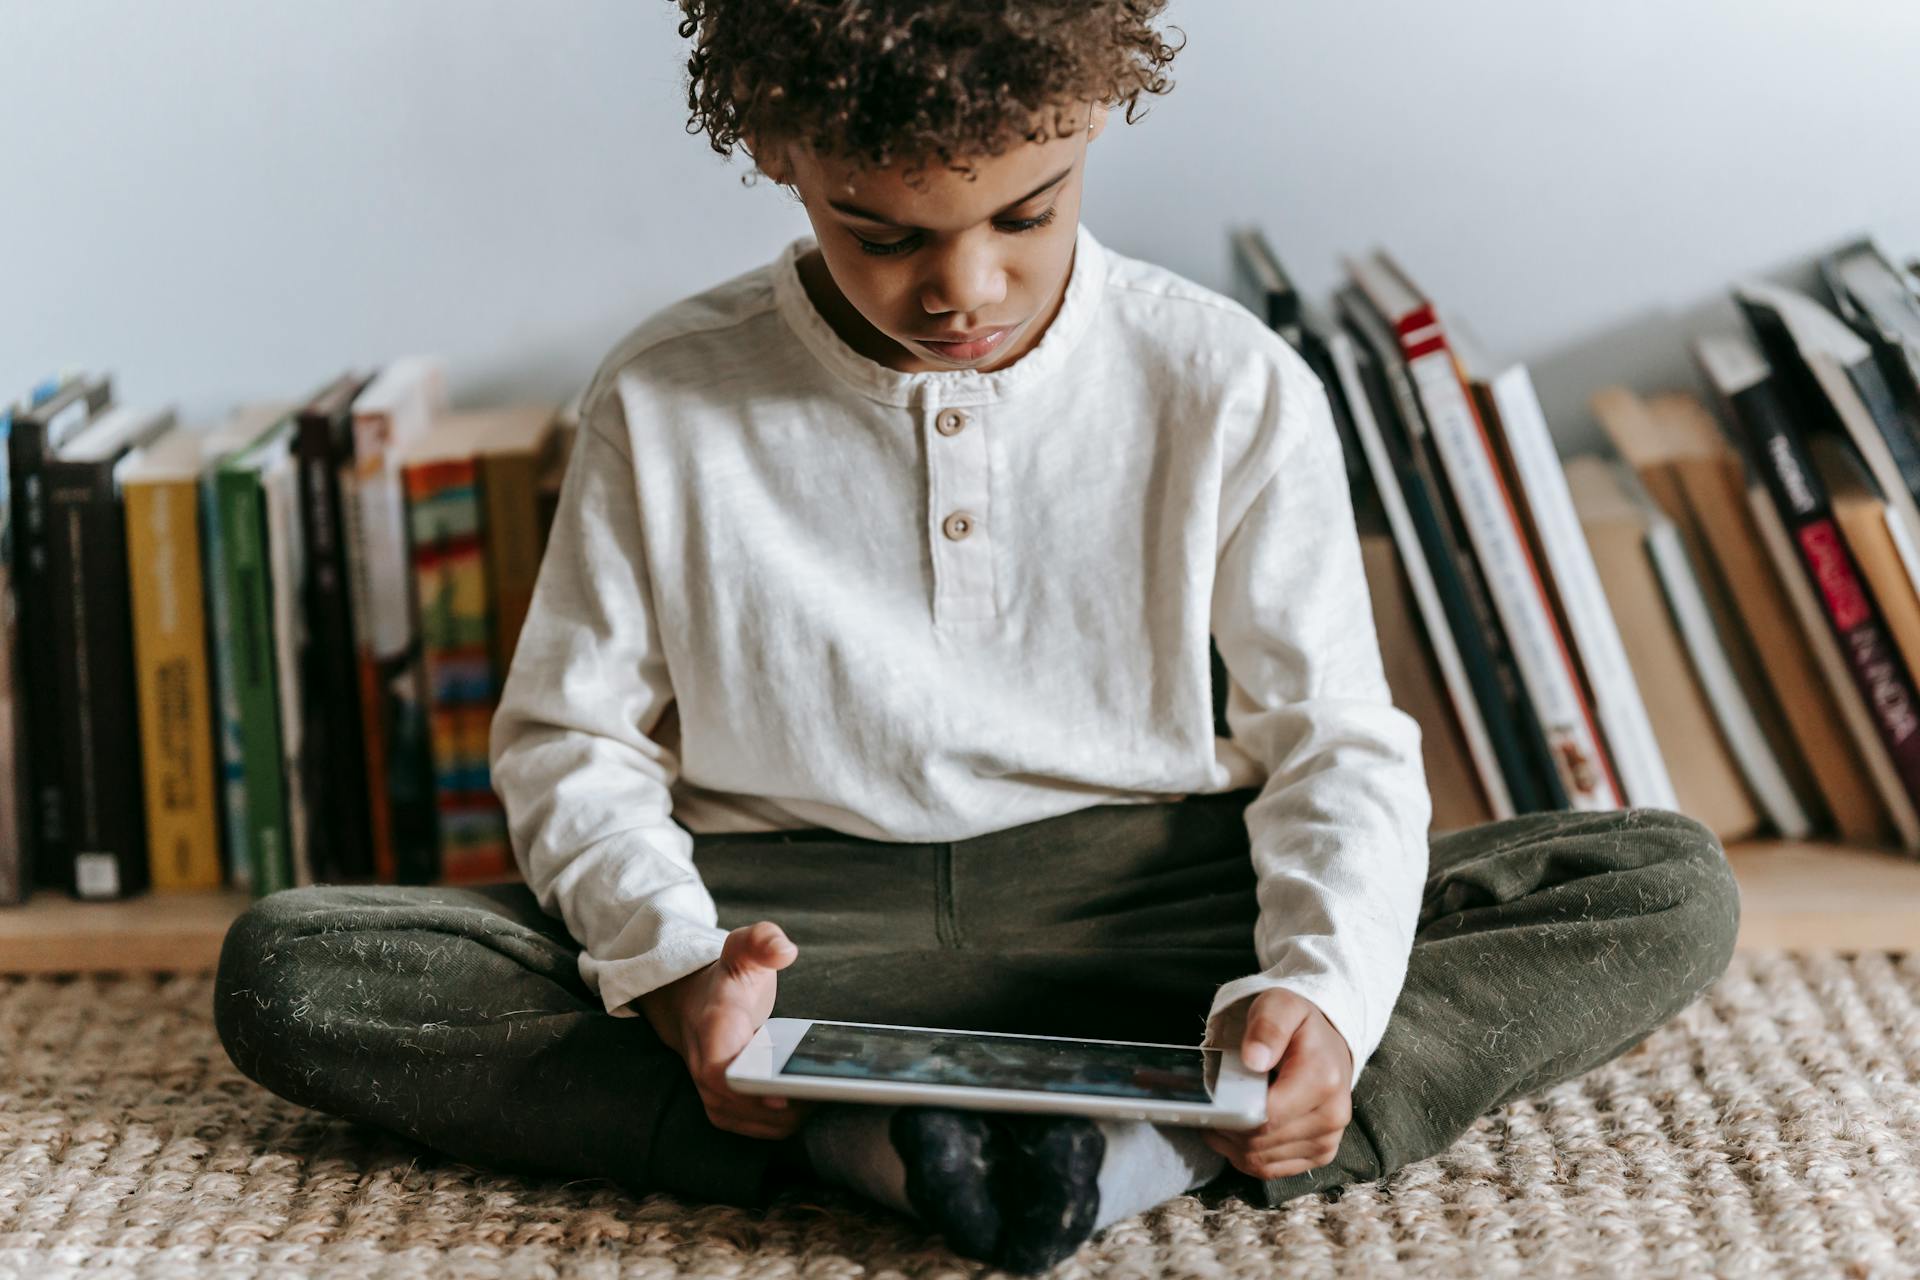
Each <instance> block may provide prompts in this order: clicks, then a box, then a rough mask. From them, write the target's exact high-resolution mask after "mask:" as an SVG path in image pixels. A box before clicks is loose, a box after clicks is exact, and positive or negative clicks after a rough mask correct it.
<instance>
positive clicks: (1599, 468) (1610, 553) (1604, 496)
mask: <svg viewBox="0 0 1920 1280" xmlns="http://www.w3.org/2000/svg"><path fill="white" fill-rule="evenodd" d="M1565 473H1566V478H1567V488H1568V491H1569V493H1571V494H1572V496H1573V502H1574V508H1575V510H1576V511H1577V512H1578V513H1579V519H1580V526H1581V528H1582V529H1583V530H1585V532H1586V535H1587V542H1588V545H1589V546H1590V547H1591V548H1592V552H1593V559H1594V565H1595V568H1596V570H1597V571H1598V572H1599V574H1600V579H1601V583H1602V585H1603V587H1604V589H1605V591H1606V594H1607V600H1608V603H1609V604H1610V605H1611V607H1612V609H1613V612H1614V614H1615V616H1616V617H1617V618H1618V619H1619V622H1620V636H1621V641H1622V643H1624V644H1625V645H1626V648H1627V656H1628V660H1629V661H1630V662H1632V664H1633V670H1634V675H1635V676H1636V678H1637V679H1638V680H1639V683H1640V687H1641V689H1642V690H1643V691H1644V692H1645V696H1646V704H1647V710H1648V712H1649V713H1650V715H1651V716H1652V720H1653V731H1654V735H1655V737H1656V738H1657V739H1658V740H1659V742H1660V746H1661V749H1662V752H1663V754H1664V755H1665V757H1666V759H1667V761H1668V762H1669V765H1670V767H1671V769H1672V777H1673V786H1674V792H1675V794H1676V796H1677V797H1678V801H1679V803H1678V805H1677V806H1676V807H1677V808H1678V810H1679V811H1680V812H1681V813H1684V814H1686V815H1687V816H1689V817H1691V818H1695V819H1697V820H1699V821H1700V822H1702V823H1705V824H1706V825H1707V827H1709V828H1710V829H1711V830H1712V831H1713V833H1714V834H1715V835H1716V836H1718V837H1720V839H1721V840H1722V841H1723V842H1726V841H1731V840H1737V839H1742V838H1745V837H1746V836H1749V835H1752V834H1753V833H1754V832H1755V831H1757V830H1758V829H1759V826H1760V813H1759V810H1758V809H1756V808H1755V807H1754V803H1753V798H1752V796H1751V794H1750V793H1749V792H1748V790H1747V785H1746V782H1745V780H1744V779H1743V778H1742V777H1741V775H1740V770H1739V767H1738V765H1737V764H1736V763H1735V762H1734V759H1733V757H1732V755H1731V753H1730V752H1729V750H1728V747H1727V742H1726V738H1725V736H1724V733H1723V731H1722V729H1721V727H1720V724H1719V722H1718V721H1717V720H1716V719H1715V717H1714V714H1713V709H1712V707H1711V706H1709V704H1708V702H1707V697H1706V694H1705V692H1704V691H1703V690H1702V689H1701V687H1700V681H1699V678H1698V677H1697V676H1696V674H1695V671H1694V667H1693V664H1692V661H1691V659H1690V658H1689V656H1688V652H1687V646H1686V642H1685V640H1684V639H1683V638H1682V636H1681V634H1680V628H1679V625H1678V622H1677V621H1676V619H1675V617H1674V614H1673V612H1672V610H1671V608H1670V607H1669V605H1668V601H1667V595H1666V589H1665V586H1664V585H1663V583H1662V580H1661V577H1660V573H1659V571H1658V569H1657V568H1656V565H1655V560H1654V556H1653V553H1652V548H1651V546H1650V545H1649V540H1648V538H1649V534H1650V533H1651V532H1652V528H1653V523H1654V519H1655V517H1656V516H1657V514H1658V511H1657V508H1653V507H1651V506H1650V505H1643V504H1641V503H1639V502H1636V501H1635V500H1634V497H1633V494H1632V492H1631V490H1630V488H1629V486H1628V484H1627V479H1628V477H1630V476H1631V472H1628V471H1625V470H1624V469H1622V468H1621V467H1619V466H1617V465H1616V464H1615V462H1614V461H1613V460H1611V459H1607V458H1603V457H1600V456H1597V455H1593V454H1580V455H1576V456H1574V457H1571V458H1569V459H1567V461H1566V466H1565Z"/></svg>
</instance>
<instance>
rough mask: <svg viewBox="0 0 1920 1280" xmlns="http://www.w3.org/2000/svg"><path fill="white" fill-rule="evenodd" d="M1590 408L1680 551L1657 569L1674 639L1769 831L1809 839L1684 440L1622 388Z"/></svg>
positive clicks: (1799, 766) (1802, 783)
mask: <svg viewBox="0 0 1920 1280" xmlns="http://www.w3.org/2000/svg"><path fill="white" fill-rule="evenodd" d="M1589 403H1590V404H1591V406H1592V409H1593V414H1594V417H1595V418H1596V419H1598V420H1599V423H1600V426H1601V429H1602V430H1603V431H1604V432H1605V433H1606V435H1607V437H1608V438H1609V439H1610V440H1611V441H1612V443H1613V446H1614V449H1615V451H1616V452H1617V453H1618V455H1619V457H1620V458H1621V460H1622V462H1623V463H1624V464H1625V465H1626V466H1628V467H1630V468H1632V470H1633V472H1634V475H1635V483H1636V485H1638V486H1639V487H1640V488H1641V489H1644V491H1645V493H1646V495H1647V497H1648V500H1649V501H1651V502H1653V503H1654V504H1655V506H1656V507H1657V508H1658V509H1659V512H1660V516H1661V519H1662V523H1663V525H1664V526H1665V527H1664V528H1662V529H1659V530H1657V531H1656V536H1657V537H1658V538H1660V539H1661V540H1662V541H1663V542H1664V541H1668V540H1672V541H1676V542H1677V543H1679V544H1680V545H1679V547H1678V548H1677V550H1669V551H1667V552H1666V555H1667V559H1666V561H1665V562H1664V565H1663V572H1664V573H1665V574H1666V575H1667V576H1668V578H1669V592H1670V595H1671V596H1673V602H1674V606H1675V608H1676V610H1681V609H1685V610H1687V611H1688V612H1685V613H1682V614H1681V615H1680V618H1681V622H1682V628H1681V634H1682V636H1683V637H1684V638H1685V639H1686V641H1687V645H1688V648H1689V649H1690V650H1691V651H1692V654H1693V659H1694V666H1695V669H1696V671H1697V672H1698V673H1699V676H1700V679H1701V683H1702V687H1703V688H1704V689H1705V690H1706V692H1707V695H1708V699H1709V701H1710V702H1711V703H1712V705H1713V708H1714V714H1715V715H1716V716H1717V717H1718V718H1719V720H1720V724H1721V726H1722V728H1723V729H1725V731H1726V733H1727V739H1728V742H1729V743H1730V744H1731V745H1732V747H1733V750H1734V756H1735V759H1736V760H1738V761H1739V763H1740V766H1741V770H1742V772H1743V773H1744V774H1745V776H1746V779H1747V783H1748V785H1749V786H1750V787H1751V788H1752V789H1753V792H1754V794H1755V796H1756V797H1757V798H1758V799H1759V800H1760V802H1761V805H1762V807H1763V808H1764V809H1765V810H1766V812H1767V816H1768V819H1769V821H1770V822H1772V823H1773V825H1774V829H1775V830H1776V831H1778V832H1779V833H1780V834H1782V835H1785V836H1789V837H1791V838H1795V839H1798V838H1801V837H1804V836H1806V835H1808V834H1810V833H1811V831H1812V823H1813V819H1812V816H1811V815H1810V814H1809V812H1808V809H1807V797H1809V796H1811V795H1812V794H1813V793H1814V790H1815V788H1814V785H1813V780H1812V775H1811V772H1810V771H1809V769H1808V767H1807V763H1806V761H1805V759H1804V758H1803V757H1802V756H1801V753H1800V748H1799V745H1798V743H1797V742H1796V741H1795V739H1794V736H1793V732H1792V730H1791V729H1789V728H1788V726H1787V721H1786V716H1785V714H1784V713H1783V712H1782V711H1781V709H1780V706H1779V703H1778V701H1777V699H1776V698H1775V696H1774V692H1773V689H1772V685H1771V683H1770V681H1769V680H1768V679H1767V675H1766V671H1765V669H1764V668H1763V666H1762V664H1761V662H1760V657H1759V654H1758V653H1757V652H1756V651H1755V648H1754V644H1753V640H1752V638H1751V636H1750V635H1749V634H1748V630H1747V626H1746V623H1745V621H1744V619H1743V617H1742V614H1741V608H1740V605H1739V602H1738V598H1737V597H1735V596H1734V595H1733V594H1732V592H1731V591H1730V590H1729V588H1728V587H1727V585H1726V583H1725V581H1724V579H1723V578H1722V577H1721V575H1720V572H1719V565H1718V562H1717V560H1716V558H1715V557H1714V556H1713V554H1712V553H1711V551H1710V550H1709V549H1708V545H1707V534H1706V528H1705V523H1706V517H1705V516H1704V515H1703V513H1701V512H1700V511H1699V510H1698V509H1697V508H1696V506H1695V504H1694V502H1693V501H1692V499H1691V497H1690V496H1689V490H1688V486H1687V484H1686V482H1685V481H1684V480H1683V478H1682V476H1681V471H1680V467H1679V465H1678V459H1677V457H1676V454H1677V453H1678V451H1679V450H1680V449H1681V448H1683V447H1684V446H1685V439H1684V437H1682V436H1680V435H1678V434H1676V433H1674V432H1673V431H1671V430H1669V429H1668V427H1667V425H1666V424H1663V423H1662V422H1661V421H1660V420H1659V419H1656V418H1655V417H1654V415H1653V412H1652V410H1651V408H1650V407H1649V406H1648V405H1647V403H1646V402H1645V401H1643V400H1642V399H1641V398H1640V397H1639V396H1638V395H1636V394H1634V393H1633V392H1632V391H1630V390H1628V389H1627V388H1625V387H1606V388H1603V389H1601V390H1600V391H1598V392H1596V393H1595V394H1594V395H1593V396H1592V397H1591V399H1590V401H1589ZM1676 593H1677V594H1676Z"/></svg>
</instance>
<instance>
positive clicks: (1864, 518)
mask: <svg viewBox="0 0 1920 1280" xmlns="http://www.w3.org/2000/svg"><path fill="white" fill-rule="evenodd" d="M1230 257H1231V262H1232V274H1233V280H1234V289H1235V292H1236V294H1237V296H1239V297H1240V299H1241V300H1242V301H1243V302H1245V303H1246V304H1247V305H1248V306H1249V307H1250V308H1251V309H1253V310H1254V311H1255V313H1256V314H1258V315H1261V316H1263V317H1264V318H1265V319H1266V320H1267V321H1268V323H1269V324H1271V325H1272V326H1273V327H1274V328H1275V329H1277V330H1278V331H1279V332H1280V333H1282V334H1283V335H1284V336H1285V337H1286V338H1287V340H1288V341H1289V342H1290V343H1292V344H1293V345H1294V346H1295V347H1296V349H1298V350H1299V351H1300V352H1301V353H1302V355H1303V356H1304V357H1305V358H1306V359H1307V361H1308V362H1309V363H1310V364H1311V365H1312V366H1313V367H1314V368H1315V370H1316V371H1317V372H1318V373H1319V375H1320V378H1321V380H1322V382H1323V383H1324V384H1325V385H1326V387H1327V389H1328V394H1329V398H1330V400H1331V401H1332V406H1333V411H1334V416H1335V419H1336V422H1337V424H1338V426H1339V429H1340V433H1341V436H1342V439H1343V442H1344V443H1345V446H1346V449H1347V462H1348V477H1349V480H1350V482H1351V485H1352V492H1353V507H1354V512H1355V519H1356V522H1357V523H1358V525H1359V527H1360V531H1361V541H1362V547H1363V552H1364V555H1365V560H1366V564H1367V571H1368V585H1369V590H1370V592H1371V595H1372V599H1373V606H1374V615H1375V622H1376V625H1377V628H1378V630H1379V633H1380V637H1381V645H1382V650H1383V657H1384V659H1385V663H1386V667H1387V674H1388V680H1389V683H1390V684H1391V685H1392V687H1393V691H1394V697H1395V700H1396V702H1398V703H1399V704H1400V705H1401V706H1402V707H1403V708H1404V709H1406V710H1408V711H1409V712H1410V713H1411V714H1413V715H1414V716H1415V717H1416V718H1417V719H1419V720H1420V722H1421V724H1422V727H1423V729H1424V731H1425V753H1426V764H1427V769H1428V776H1429V782H1430V785H1431V788H1432V792H1433V796H1434V827H1435V829H1436V830H1443V829H1444V830H1451V829H1458V828H1461V827H1466V826H1472V825H1475V824H1477V823H1480V822H1485V821H1489V820H1492V819H1497V818H1504V817H1508V816H1511V815H1513V814H1517V813H1529V812H1537V811H1548V810H1562V809H1565V810H1604V809H1615V808H1624V807H1642V806H1647V807H1656V808H1666V809H1676V810H1678V811H1680V812H1683V813H1686V814H1689V815H1690V816H1693V817H1696V818H1698V819H1700V820H1701V821H1702V822H1704V823H1706V824H1707V825H1708V826H1710V827H1711V828H1712V829H1713V830H1714V831H1715V833H1716V834H1717V835H1719V836H1720V837H1721V839H1722V840H1723V842H1724V841H1731V840H1738V839H1744V838H1748V837H1751V836H1754V835H1761V834H1771V835H1780V836H1785V837H1791V838H1804V837H1807V836H1810V835H1814V834H1821V835H1825V836H1828V837H1831V838H1837V839H1839V840H1842V841H1845V842H1848V843H1854V844H1861V845H1868V846H1875V847H1886V848H1892V849H1898V850H1901V851H1904V852H1905V853H1908V854H1915V855H1920V818H1916V810H1917V807H1920V696H1916V692H1915V688H1914V675H1915V673H1920V554H1917V553H1916V549H1920V276H1917V275H1916V270H1915V269H1914V268H1912V267H1903V266H1898V265H1896V264H1895V262H1894V260H1893V259H1891V258H1889V257H1888V256H1887V255H1886V254H1885V253H1883V252H1881V251H1880V250H1879V248H1878V247H1877V246H1876V245H1875V244H1874V243H1873V242H1872V241H1871V240H1861V241H1858V242H1856V243H1852V244H1849V245H1846V246H1844V247H1842V248H1840V249H1837V250H1835V251H1834V252H1832V253H1830V254H1827V255H1825V256H1824V257H1823V259H1822V260H1821V263H1820V277H1821V281H1820V283H1821V289H1820V291H1819V292H1820V294H1821V296H1815V295H1814V294H1813V293H1809V292H1805V291H1800V290H1795V289H1790V288H1786V287H1782V286H1780V285H1777V284H1774V283H1771V282H1767V281H1759V280H1755V281H1750V282H1743V283H1741V284H1739V285H1738V286H1737V287H1736V288H1735V289H1734V290H1733V291H1732V298H1733V301H1734V303H1735V304H1736V314H1737V316H1738V317H1739V319H1738V320H1737V321H1736V322H1734V323H1733V324H1731V325H1729V326H1728V327H1727V328H1726V329H1725V331H1722V332H1703V333H1700V334H1697V335H1694V339H1693V343H1692V352H1691V354H1692V357H1693V360H1694V362H1695V363H1696V365H1697V366H1698V368H1699V370H1700V372H1701V375H1702V386H1703V387H1704V388H1706V389H1707V391H1708V394H1706V395H1705V396H1702V395H1698V394H1695V393H1694V392H1693V391H1691V390H1687V389H1674V390H1669V391H1663V392H1660V393H1658V394H1653V395H1649V396H1644V397H1643V396H1641V395H1639V394H1636V393H1635V392H1633V391H1630V390H1628V389H1626V388H1623V387H1609V388H1606V389H1604V390H1602V391H1600V392H1599V393H1597V394H1596V395H1595V396H1594V397H1593V398H1592V408H1593V412H1594V414H1595V417H1596V418H1597V420H1598V422H1599V423H1600V425H1601V427H1602V428H1603V430H1604V435H1605V437H1606V439H1607V441H1608V444H1609V447H1608V448H1607V449H1605V450H1596V451H1585V452H1582V453H1579V454H1576V455H1574V456H1571V457H1565V458H1563V457H1562V456H1561V455H1560V452H1559V450H1558V449H1557V447H1556V445H1555V443H1554V439H1553V435H1552V433H1551V431H1550V430H1549V427H1548V424H1547V420H1546V417H1545V415H1544V413H1543V412H1542V409H1541V405H1540V400H1539V398H1538V396H1537V395H1536V393H1535V390H1534V387H1533V383H1532V380H1531V378H1530V375H1529V373H1528V371H1527V369H1526V367H1525V366H1524V365H1521V364H1510V365H1505V366H1497V365H1494V364H1493V363H1491V362H1489V361H1488V359H1487V358H1486V356H1485V355H1484V353H1483V352H1482V351H1481V350H1480V349H1479V347H1478V344H1477V343H1475V342H1474V341H1473V339H1472V337H1471V335H1470V333H1469V332H1468V331H1467V330H1466V328H1465V326H1464V325H1463V324H1461V323H1460V321H1459V320H1458V318H1457V317H1455V316H1453V315H1451V314H1450V313H1446V312H1443V310H1442V309H1441V308H1439V307H1438V306H1436V305H1435V304H1434V302H1433V301H1432V300H1431V299H1429V298H1428V297H1427V296H1426V295H1425V294H1424V293H1423V292H1422V291H1421V290H1420V289H1419V288H1418V287H1417V286H1416V285H1415V284H1414V283H1413V281H1412V279H1411V278H1410V277H1409V275H1408V273H1407V272H1406V271H1405V270H1404V269H1403V268H1402V267H1401V266H1400V265H1399V264H1397V263H1396V262H1395V261H1394V260H1393V259H1392V257H1391V256H1390V255H1388V254H1386V253H1384V252H1374V253H1371V254H1369V255H1367V256H1365V257H1364V258H1359V259H1355V260H1351V261H1348V262H1346V263H1345V273H1344V274H1345V280H1344V282H1343V283H1342V285H1341V286H1340V287H1339V288H1338V289H1337V290H1336V291H1335V293H1334V295H1333V298H1332V301H1331V306H1330V307H1329V308H1320V307H1316V306H1314V305H1313V304H1312V303H1311V302H1309V301H1308V300H1306V299H1304V298H1302V296H1301V295H1300V293H1299V292H1298V290H1297V289H1296V288H1295V287H1294V285H1293V283H1292V279H1291V277H1290V276H1289V275H1288V273H1287V272H1286V271H1285V269H1284V268H1283V267H1282V265H1281V263H1280V260H1279V259H1278V258H1277V256H1276V255H1275V254H1274V252H1273V249H1272V246H1271V245H1270V244H1269V243H1268V241H1267V240H1266V238H1265V236H1264V235H1263V234H1262V233H1261V232H1260V230H1259V229H1258V228H1256V227H1244V228H1239V229H1236V230H1235V231H1233V232H1232V233H1231V236H1230ZM1217 662H1218V659H1217V655H1216V663H1217ZM1220 683H1223V681H1222V680H1221V673H1220V672H1219V670H1218V669H1217V668H1216V685H1217V686H1218V685H1219V684H1220Z"/></svg>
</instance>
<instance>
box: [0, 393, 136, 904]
mask: <svg viewBox="0 0 1920 1280" xmlns="http://www.w3.org/2000/svg"><path fill="white" fill-rule="evenodd" d="M112 399H113V386H112V383H111V381H110V380H109V379H108V378H106V377H105V376H101V377H97V378H95V379H93V380H92V381H90V382H83V381H75V382H72V383H69V384H68V385H67V386H65V387H64V388H62V390H60V391H59V392H58V393H56V394H55V395H54V396H53V397H52V398H51V399H49V400H48V401H46V402H45V403H44V404H41V405H39V406H37V407H35V408H34V409H32V410H30V411H29V412H27V413H24V414H21V415H19V416H17V417H15V419H14V421H13V425H12V429H11V431H10V432H9V434H8V438H7V463H8V467H7V471H8V478H7V483H8V486H9V491H10V494H9V496H10V499H11V505H12V537H13V564H12V566H11V568H12V570H13V590H14V607H15V613H14V625H15V627H16V628H17V634H18V635H19V638H20V643H19V645H18V647H17V648H16V650H15V652H14V677H15V679H16V681H17V685H16V689H17V697H16V698H15V701H14V715H15V717H16V721H17V724H16V730H15V736H14V746H15V761H14V767H15V777H16V779H17V792H16V794H17V795H18V796H19V797H20V807H21V811H22V812H21V822H20V833H19V834H20V860H21V863H22V866H23V872H24V875H23V878H24V879H25V880H27V881H29V882H30V883H31V884H34V885H51V886H54V887H59V886H61V885H63V884H65V882H66V879H67V865H68V864H67V859H66V852H67V846H66V829H65V818H66V810H65V801H64V799H63V797H62V795H61V788H60V777H61V769H60V765H59V761H60V760H61V758H62V756H61V750H60V739H59V731H60V724H61V720H60V714H59V708H58V707H57V706H55V705H52V704H50V703H49V702H48V698H49V695H50V693H51V684H50V681H51V673H52V671H53V669H54V666H55V652H54V645H53V638H52V634H51V632H50V630H49V625H48V619H49V617H50V615H51V612H52V609H53V599H52V596H51V594H50V589H49V586H48V580H47V507H46V476H45V475H44V470H45V468H46V466H47V463H48V462H49V460H50V459H51V456H52V451H53V450H54V449H55V448H57V447H58V446H59V445H60V443H61V442H62V441H64V440H65V439H66V438H67V437H68V436H70V435H71V434H73V432H74V431H76V430H77V429H79V427H80V426H82V425H83V424H84V423H85V422H86V421H87V420H88V418H89V417H90V416H91V415H93V414H95V413H98V412H99V411H100V410H102V409H104V408H105V407H106V406H107V405H108V403H110V402H111V401H112ZM25 887H26V886H25V885H23V886H22V888H23V890H24V888H25Z"/></svg>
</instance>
